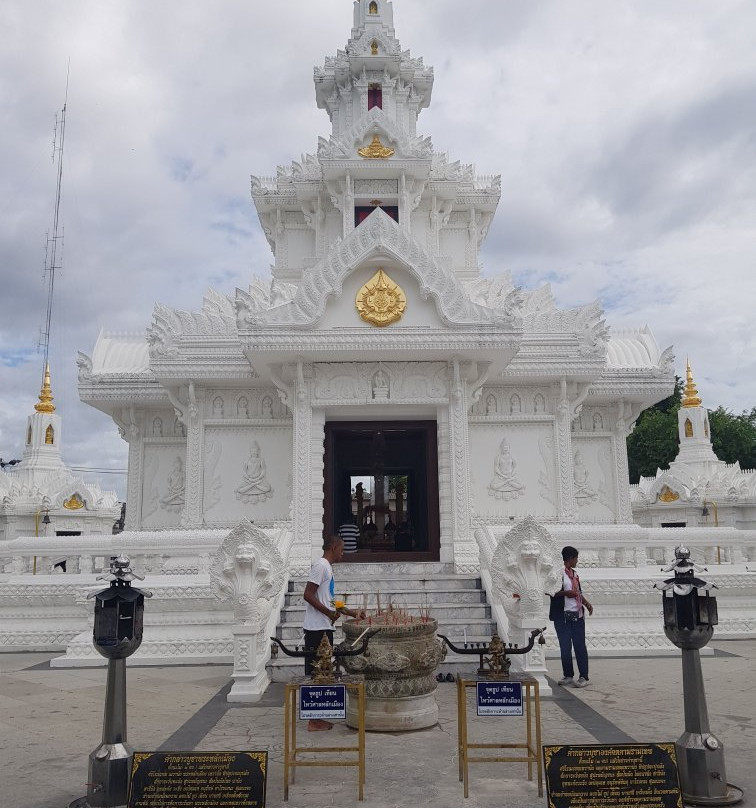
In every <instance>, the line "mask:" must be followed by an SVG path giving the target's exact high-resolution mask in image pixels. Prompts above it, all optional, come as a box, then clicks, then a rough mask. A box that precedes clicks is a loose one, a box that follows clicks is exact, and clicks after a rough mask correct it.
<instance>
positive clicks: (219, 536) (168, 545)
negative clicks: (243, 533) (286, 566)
mask: <svg viewBox="0 0 756 808" xmlns="http://www.w3.org/2000/svg"><path fill="white" fill-rule="evenodd" d="M260 527H262V528H263V530H265V531H266V532H269V533H271V534H278V535H281V536H283V537H284V538H282V546H281V548H280V552H281V555H282V556H283V557H284V558H285V559H288V556H289V551H290V549H291V539H290V531H289V530H287V528H288V527H289V523H288V522H281V523H278V522H275V523H271V524H265V525H260ZM228 533H229V531H228V529H225V530H159V531H157V530H156V531H128V532H124V533H118V534H116V535H87V536H54V537H45V536H23V537H19V538H17V539H13V540H12V541H9V542H3V543H0V571H2V572H3V573H5V574H13V575H25V574H35V575H36V576H47V575H55V576H59V575H88V574H94V573H97V574H99V573H100V572H102V571H103V570H107V569H108V567H109V564H110V558H111V556H115V555H121V554H123V555H127V556H128V557H129V558H130V559H131V562H132V563H131V566H132V569H133V570H134V571H135V572H136V573H137V575H143V576H150V575H203V574H207V572H208V570H209V568H210V559H211V557H212V555H213V553H215V551H216V550H217V549H218V547H219V546H220V544H221V542H222V541H223V540H224V539H225V538H226V536H228ZM287 537H288V538H287Z"/></svg>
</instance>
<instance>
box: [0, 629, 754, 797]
mask: <svg viewBox="0 0 756 808" xmlns="http://www.w3.org/2000/svg"><path fill="white" fill-rule="evenodd" d="M712 646H713V648H714V649H715V653H714V655H713V656H710V657H707V658H706V659H704V660H702V669H703V676H704V682H705V687H706V696H707V702H708V708H709V720H710V724H711V729H712V732H714V733H716V735H717V737H718V738H719V739H721V741H722V743H723V745H724V749H725V758H726V764H727V779H728V780H729V781H730V782H731V783H733V784H735V785H736V786H737V787H738V788H740V789H743V790H744V791H745V799H744V801H743V803H742V805H744V806H751V807H753V806H756V767H754V765H753V751H754V749H756V719H755V718H754V716H756V641H754V640H739V641H717V639H716V635H715V640H714V642H713V644H712ZM51 656H52V654H0V756H1V759H2V761H3V765H2V766H1V767H0V794H1V795H2V797H1V798H0V802H1V803H2V808H61V806H66V805H68V804H69V803H70V802H71V801H72V800H74V799H76V798H77V797H80V796H81V795H83V794H85V793H86V782H87V763H88V756H89V753H90V752H91V751H92V750H93V749H94V748H95V747H96V746H97V745H98V743H99V742H100V737H101V733H102V711H103V702H104V697H105V670H104V669H96V668H94V669H93V668H85V669H79V670H67V669H51V668H50V665H49V660H50V657H51ZM547 665H548V669H549V677H550V680H551V682H552V684H554V680H555V679H558V678H559V677H560V675H561V671H560V667H559V663H558V661H557V660H548V662H547ZM681 668H682V666H681V660H680V658H679V657H677V658H675V657H659V656H652V655H648V656H646V657H640V658H639V657H635V658H633V659H632V660H628V659H610V658H595V657H591V660H590V678H591V681H590V686H589V687H586V688H584V689H582V690H577V689H573V688H562V687H556V686H554V687H553V690H554V695H553V698H551V699H544V700H543V701H542V703H541V708H542V728H543V733H542V734H543V743H544V744H562V743H565V744H566V743H575V744H596V743H601V744H607V743H632V742H664V741H674V739H676V738H677V737H679V735H680V733H681V732H682V730H683V702H682V692H681ZM230 674H231V667H230V666H228V665H203V666H196V667H192V666H185V667H181V666H171V667H133V666H129V669H128V677H127V678H128V685H127V686H128V709H129V714H128V728H129V732H128V742H129V744H130V745H131V746H132V747H134V748H135V749H137V750H138V751H153V750H158V749H162V750H163V751H169V750H187V751H188V750H198V751H210V750H257V749H267V750H268V753H269V768H268V794H267V804H268V805H270V806H278V805H284V804H285V805H287V806H289V807H290V808H312V806H319V808H331V807H332V806H333V807H334V808H335V807H336V806H338V807H339V808H344V806H356V805H361V806H364V808H400V807H403V806H412V808H416V806H419V805H433V806H434V808H460V806H462V805H463V804H464V808H494V806H495V808H501V806H506V808H543V806H544V805H545V804H546V799H545V796H544V797H538V791H537V788H536V784H535V782H531V781H528V779H527V766H526V765H525V764H519V763H518V764H472V765H471V769H470V797H469V798H468V799H467V800H465V799H464V798H463V796H462V786H461V784H460V782H459V779H458V771H457V765H458V761H457V707H456V686H455V685H454V684H453V683H447V682H443V683H440V684H439V685H438V688H437V689H436V692H435V694H434V698H435V701H436V704H437V706H438V722H437V723H436V725H435V726H433V727H430V728H428V729H421V730H417V731H415V732H408V733H402V734H396V733H381V732H372V733H370V734H369V735H368V737H367V741H366V744H367V760H368V764H367V780H366V784H365V800H364V802H363V803H358V802H357V782H356V772H355V771H354V770H353V769H335V768H313V769H302V770H300V771H298V772H297V778H296V783H295V784H293V785H292V786H291V787H290V792H289V802H288V803H283V690H284V686H283V684H276V683H274V684H272V685H271V686H270V687H269V688H268V689H267V691H266V692H265V693H264V694H263V697H262V699H261V700H260V701H259V702H258V703H257V704H254V705H243V706H240V705H235V704H229V703H228V702H227V701H226V696H227V693H228V690H229V689H230V686H231V685H230ZM302 729H303V730H304V727H303V726H302ZM523 732H524V728H523V726H522V723H521V719H519V718H511V719H510V718H502V719H493V718H481V719H478V718H475V717H472V718H471V722H470V737H471V739H472V738H473V737H474V738H475V739H477V740H479V741H480V742H484V743H485V742H490V741H492V740H506V739H508V738H515V737H517V738H519V737H520V736H521V735H522V733H523ZM323 736H326V737H325V738H324V737H323ZM298 741H299V742H300V743H302V744H305V745H307V744H317V745H326V744H328V745H333V746H339V745H349V744H352V745H354V741H355V731H354V730H353V729H350V728H349V727H348V726H347V725H346V722H337V723H336V725H335V726H334V728H333V730H332V731H331V732H328V733H323V732H319V733H308V732H306V731H302V732H300V733H298ZM620 808H622V807H621V806H620Z"/></svg>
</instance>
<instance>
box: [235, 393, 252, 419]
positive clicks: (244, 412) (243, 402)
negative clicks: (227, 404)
mask: <svg viewBox="0 0 756 808" xmlns="http://www.w3.org/2000/svg"><path fill="white" fill-rule="evenodd" d="M236 414H237V416H238V417H239V418H249V401H248V400H247V397H246V396H242V397H241V398H240V399H239V400H238V401H237V402H236Z"/></svg>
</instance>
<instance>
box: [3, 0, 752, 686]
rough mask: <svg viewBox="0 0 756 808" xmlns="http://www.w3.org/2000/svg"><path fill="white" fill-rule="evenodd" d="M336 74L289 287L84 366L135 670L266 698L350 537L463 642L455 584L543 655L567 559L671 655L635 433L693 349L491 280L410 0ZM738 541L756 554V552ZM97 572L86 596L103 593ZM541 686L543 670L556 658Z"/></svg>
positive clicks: (81, 629)
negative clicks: (107, 429)
mask: <svg viewBox="0 0 756 808" xmlns="http://www.w3.org/2000/svg"><path fill="white" fill-rule="evenodd" d="M314 81H315V100H316V103H317V105H318V107H319V108H321V109H323V110H325V112H326V113H327V115H328V118H329V120H330V123H331V130H330V132H329V133H328V134H327V135H325V136H323V137H320V138H319V139H318V142H317V150H316V152H315V153H314V154H308V155H305V156H303V157H302V158H301V159H299V160H297V161H294V162H292V163H291V164H290V165H286V166H279V167H278V168H277V170H276V173H275V176H273V177H253V178H252V186H251V192H252V200H253V202H254V205H255V207H256V210H257V214H258V216H259V219H260V223H261V226H262V228H263V230H264V232H265V235H266V237H267V239H268V242H269V244H270V247H271V250H272V253H273V256H274V259H275V261H274V264H273V266H272V270H271V277H270V278H269V279H260V278H254V279H253V280H252V282H251V284H250V286H249V288H248V289H236V290H235V291H229V290H211V291H209V292H208V293H207V294H206V296H205V298H204V300H203V301H202V302H201V304H199V301H198V309H197V310H196V311H179V310H176V309H173V308H171V307H170V306H169V305H164V304H162V303H159V304H157V305H156V307H155V310H154V314H153V319H152V322H151V323H150V324H149V325H148V327H147V329H146V333H138V334H133V335H124V334H123V333H118V334H115V333H114V334H109V333H107V332H103V333H101V334H100V336H99V337H98V338H97V342H96V344H95V347H94V350H93V351H92V353H91V356H90V355H86V354H83V353H82V354H80V357H79V363H78V364H79V391H80V397H81V400H82V401H83V402H85V403H87V404H89V405H91V406H94V407H96V408H98V409H100V410H102V411H104V412H106V413H108V414H109V415H110V416H111V417H112V418H113V421H114V422H115V424H116V426H117V427H118V429H119V430H120V432H121V435H122V437H123V438H124V440H126V441H127V442H128V445H129V460H128V471H129V476H128V494H127V501H128V507H127V516H126V531H125V532H124V533H123V534H121V535H120V536H117V537H113V538H112V539H111V540H110V542H109V543H102V544H100V545H99V546H98V547H93V546H92V545H86V546H85V545H84V544H82V545H81V547H80V548H79V551H80V552H81V554H82V556H83V557H86V558H87V559H91V558H95V559H98V560H99V561H102V560H103V559H105V558H106V556H107V555H108V554H109V553H110V552H115V551H119V552H120V551H123V552H126V553H128V554H129V555H130V556H131V557H132V559H133V560H134V561H135V566H136V568H137V570H138V571H140V572H142V573H144V574H145V575H146V576H147V579H148V580H147V583H149V586H150V588H151V589H153V590H154V591H155V598H153V599H152V601H151V602H150V603H149V604H148V609H147V611H146V615H145V638H144V642H143V645H142V648H141V649H140V651H139V652H138V654H137V655H136V657H135V659H139V658H141V659H142V660H143V661H144V662H148V663H149V662H156V663H157V662H161V663H165V662H187V661H191V662H198V661H224V660H226V661H228V660H231V659H233V661H234V666H235V669H234V680H235V685H234V689H233V690H232V697H233V698H238V699H240V700H243V699H254V698H258V697H259V694H260V693H261V692H262V691H263V690H264V689H265V686H266V685H267V682H268V678H269V676H270V675H271V673H270V670H269V669H268V670H267V671H266V663H268V659H269V655H270V649H269V644H268V641H267V637H268V636H270V634H271V633H273V632H274V631H276V630H278V631H279V632H280V633H281V634H282V636H289V637H292V638H294V637H296V631H297V630H298V624H297V621H298V619H299V618H298V617H297V616H296V613H295V612H296V610H295V606H296V600H297V598H295V597H292V598H289V599H287V597H286V596H287V592H288V591H289V589H288V588H287V585H288V587H289V588H294V587H295V585H296V584H297V583H298V582H301V581H302V579H303V578H304V577H305V576H306V574H307V572H308V570H309V568H310V565H311V563H312V561H313V559H314V558H317V557H319V556H320V554H321V546H322V541H323V536H324V534H330V533H333V532H334V531H335V530H336V529H337V528H338V526H339V525H340V524H342V523H343V522H345V521H347V520H355V521H356V522H357V523H358V527H359V529H360V539H359V542H358V551H357V552H356V553H355V554H354V555H351V556H350V557H349V563H348V564H344V565H342V567H341V568H340V569H339V570H338V580H339V583H340V585H342V586H343V587H345V591H352V592H359V591H367V590H368V589H369V590H370V591H374V590H375V589H382V590H383V592H384V593H385V592H387V591H395V590H392V589H391V587H394V588H395V589H396V588H398V589H400V590H401V591H402V592H403V593H405V594H404V595H403V597H405V598H406V600H407V602H408V604H409V606H410V607H411V606H412V605H413V603H416V602H417V601H416V600H414V601H413V599H412V596H413V593H414V594H415V596H416V597H419V596H420V595H419V594H418V593H426V594H427V593H428V592H432V593H435V595H433V597H432V598H431V600H432V601H433V603H434V604H436V607H437V609H438V613H439V614H440V615H441V614H442V613H443V614H448V615H450V617H449V623H448V625H447V627H446V632H445V633H447V634H451V635H452V636H456V637H461V636H462V631H463V626H464V630H465V631H466V636H467V633H469V634H470V635H471V638H472V637H473V636H474V635H475V633H476V631H475V629H474V628H471V626H472V625H473V624H472V623H471V622H469V621H466V620H465V618H464V610H462V609H457V608H455V607H454V603H456V599H455V597H454V596H452V595H450V596H449V597H447V599H446V601H445V600H444V595H443V594H439V593H440V592H441V593H442V592H443V591H446V590H442V589H440V588H439V587H438V586H435V584H434V581H436V582H440V581H441V580H443V581H448V582H449V586H451V585H452V583H453V582H454V580H457V579H458V580H460V581H463V580H475V581H477V582H478V585H479V586H480V588H481V589H482V591H483V593H484V595H485V597H486V598H487V604H488V606H487V608H488V610H489V616H488V617H487V618H486V620H484V621H483V622H482V623H480V624H479V628H478V632H477V633H478V636H477V637H476V638H478V639H488V638H490V635H491V631H492V630H493V628H498V630H499V631H500V632H501V633H502V635H503V636H505V637H506V636H508V637H509V638H510V639H514V640H515V641H518V640H519V639H521V638H522V637H523V636H525V634H527V632H529V631H530V629H532V628H535V627H541V626H543V625H546V622H544V620H545V614H546V612H545V603H544V601H545V598H544V594H543V593H544V592H546V591H550V590H553V589H555V588H558V586H557V581H558V577H559V574H560V569H561V556H560V554H559V550H560V548H561V546H562V545H563V544H567V543H569V544H573V545H575V546H577V547H578V548H579V549H580V551H581V563H582V564H583V566H585V567H586V568H587V569H586V570H585V573H584V580H585V581H586V586H589V585H590V586H591V592H592V596H591V600H592V602H593V603H594V604H596V605H597V609H596V616H595V617H594V618H593V622H592V626H591V632H590V636H589V642H590V643H592V652H597V651H599V652H600V651H604V652H606V653H640V652H642V651H644V650H645V649H648V648H649V647H652V648H664V647H666V646H669V648H670V649H671V648H672V646H671V645H670V644H669V643H668V641H667V640H666V639H665V637H664V634H663V630H662V623H661V619H660V618H659V616H658V614H659V611H660V608H659V606H660V604H659V603H658V602H657V598H656V596H655V594H653V592H652V590H651V585H652V583H653V574H652V573H655V572H658V570H659V567H658V564H659V563H661V562H663V561H666V560H669V559H670V558H671V557H672V553H671V549H672V548H673V547H674V545H675V544H676V543H679V541H680V538H679V536H680V534H678V533H677V532H676V531H668V530H662V529H661V528H658V529H644V528H641V527H639V526H637V525H634V524H633V512H632V507H631V497H630V486H629V483H628V464H627V453H626V437H627V435H628V433H629V431H630V430H631V429H632V426H633V423H634V422H635V420H636V419H637V417H638V415H639V414H640V413H641V412H642V411H643V409H644V408H646V407H648V406H650V405H651V404H653V403H655V402H657V401H659V400H661V399H663V398H665V397H667V396H668V395H669V394H670V393H671V392H672V390H673V388H674V367H673V362H674V357H673V355H672V350H671V349H670V348H667V349H666V350H664V351H662V350H660V348H659V346H658V345H657V343H656V341H655V339H654V337H653V335H652V333H651V332H650V331H649V329H648V328H646V327H641V328H638V329H635V330H613V331H610V329H609V327H608V326H607V324H606V323H605V320H604V313H603V310H602V307H601V304H600V303H599V302H598V301H596V302H592V303H589V304H587V305H585V306H582V307H579V308H574V309H562V308H560V307H559V306H558V305H557V303H556V301H555V300H554V297H553V295H552V294H551V291H550V289H549V287H548V285H545V286H542V287H540V288H538V289H535V290H525V289H522V288H519V287H517V286H516V285H515V284H514V283H513V281H512V278H511V276H510V275H509V274H508V273H507V272H503V271H502V270H501V268H497V267H491V268H488V270H487V271H486V273H485V274H484V272H483V270H482V267H481V261H480V249H481V245H482V243H483V241H484V239H485V237H486V235H487V233H488V230H489V228H490V227H491V226H492V223H493V219H494V214H495V212H496V208H497V205H498V202H499V198H500V195H501V181H500V178H499V177H498V176H479V175H477V174H476V172H475V170H474V168H473V166H472V165H469V164H466V163H462V162H459V160H458V159H457V156H456V155H453V156H450V155H447V154H445V153H442V152H439V151H437V150H436V149H435V148H434V146H433V142H432V140H431V138H430V137H427V136H425V135H421V134H418V131H417V123H418V118H419V116H420V113H421V112H422V110H423V109H425V108H426V107H428V106H429V105H430V103H431V92H432V89H433V82H434V74H433V70H432V68H430V67H427V66H426V65H424V63H423V61H422V59H420V58H415V57H412V56H411V55H410V53H409V51H406V50H402V48H401V46H400V44H399V41H398V40H397V38H396V35H395V32H394V24H393V9H392V4H391V2H388V1H387V0H372V2H366V0H357V2H355V3H354V24H353V28H352V31H351V35H350V37H349V41H348V43H347V45H346V47H345V49H344V50H341V51H338V53H337V54H336V56H334V57H327V58H326V61H325V64H324V66H323V67H321V68H316V69H315V74H314ZM282 103H284V100H283V99H282ZM723 530H725V531H726V529H723ZM726 532H727V536H728V540H731V541H735V539H730V538H729V537H730V533H733V534H734V533H737V534H738V538H737V541H738V542H739V547H740V548H741V549H740V556H739V557H740V558H750V559H751V560H753V554H754V547H756V534H755V533H753V532H752V531H734V530H733V531H726ZM672 534H675V537H673V535H672ZM684 534H685V536H686V539H685V540H686V541H690V542H691V543H692V546H694V548H697V547H699V546H701V547H703V546H704V545H707V546H708V544H711V543H712V541H711V539H710V537H709V536H708V535H704V534H703V533H702V534H692V533H690V531H687V530H686V531H684ZM723 538H724V536H723ZM714 543H716V542H714ZM14 544H15V548H16V552H17V553H21V554H28V553H29V552H30V547H31V541H30V540H26V539H25V540H18V541H17V542H16V543H14ZM696 552H697V551H696ZM728 572H729V574H730V575H731V576H732V575H734V574H735V573H737V574H742V576H743V581H746V580H747V573H746V571H745V569H744V568H742V569H738V570H734V569H729V571H728ZM77 575H78V577H79V578H80V581H79V582H78V586H79V590H78V591H79V593H81V592H82V591H84V590H85V589H86V586H89V587H91V586H92V585H93V577H92V576H91V575H90V576H89V577H87V575H85V572H84V571H83V570H79V572H78V573H77ZM657 577H660V574H659V575H657ZM16 583H18V582H16ZM744 586H745V584H744ZM751 586H752V584H751ZM744 594H745V592H744V590H743V591H741V590H739V591H738V593H737V595H738V597H737V598H736V597H735V596H733V605H732V607H731V608H732V610H733V614H734V613H735V612H737V613H738V614H737V619H735V618H733V620H732V621H731V624H728V622H727V621H728V608H729V607H728V604H727V601H726V598H722V600H721V601H720V629H721V630H720V636H721V635H722V633H725V634H727V633H728V631H729V634H730V635H733V636H734V635H737V634H738V632H740V633H742V632H743V631H750V632H752V631H753V630H754V629H753V624H752V622H751V623H749V624H748V625H749V626H750V628H746V629H744V624H743V621H742V619H740V618H741V612H742V607H741V604H742V603H743V602H745V601H744V600H743V599H742V596H743V595H744ZM79 597H80V594H79ZM444 609H446V610H447V611H446V612H444ZM630 614H632V615H633V618H632V619H630V618H629V615H630ZM752 617H753V616H752V615H751V617H750V618H749V619H750V620H752ZM439 619H440V618H439ZM440 621H441V619H440ZM441 622H442V621H441ZM71 626H72V631H71V637H70V640H69V642H67V644H66V645H65V647H64V648H63V649H61V650H65V651H66V654H65V656H64V657H62V658H61V659H60V660H57V661H56V662H55V664H60V665H76V664H96V663H97V662H99V659H98V658H97V654H96V652H95V651H94V650H93V649H92V647H91V630H90V629H88V627H87V617H86V614H85V613H84V612H82V613H80V615H79V622H78V624H76V628H77V629H78V630H77V631H74V630H73V628H74V623H73V622H72V623H71ZM728 626H729V628H728ZM722 629H724V632H723V631H722ZM20 632H21V629H20V628H19V633H20ZM88 632H89V633H88ZM287 632H290V633H287ZM552 634H553V632H552ZM9 636H10V635H8V634H5V635H2V636H0V642H2V643H4V644H8V645H10V644H12V640H11V639H9ZM293 641H295V640H293ZM549 642H550V646H549V647H553V646H554V642H555V640H554V638H553V636H552V637H551V638H550V641H549ZM525 666H526V668H527V669H528V670H531V671H536V672H538V673H539V674H540V673H542V672H543V671H544V670H545V667H544V659H543V651H542V650H541V649H539V648H534V650H533V651H532V652H531V654H529V655H528V657H527V659H526V662H525ZM272 675H275V672H273V674H272Z"/></svg>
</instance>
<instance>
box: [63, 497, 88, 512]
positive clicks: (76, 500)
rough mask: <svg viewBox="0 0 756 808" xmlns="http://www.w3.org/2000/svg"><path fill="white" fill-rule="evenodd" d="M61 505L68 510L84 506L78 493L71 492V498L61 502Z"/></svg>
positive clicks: (79, 508)
mask: <svg viewBox="0 0 756 808" xmlns="http://www.w3.org/2000/svg"><path fill="white" fill-rule="evenodd" d="M63 507H64V508H65V509H66V510H68V511H78V510H81V509H82V508H83V507H84V500H83V499H82V498H81V496H80V495H79V494H72V495H71V498H70V499H67V500H66V501H65V502H64V503H63Z"/></svg>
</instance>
